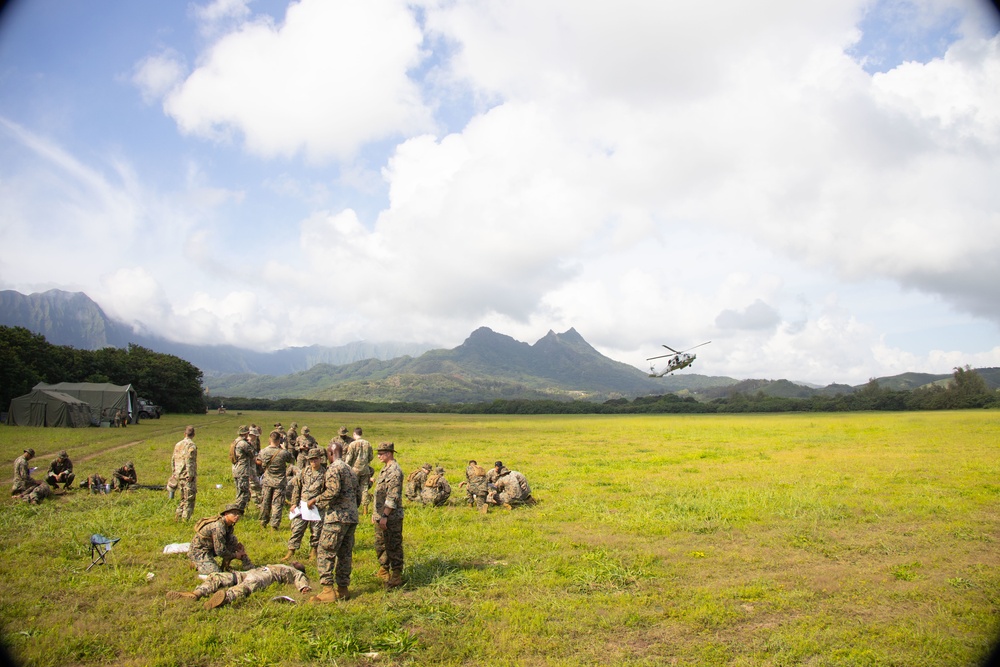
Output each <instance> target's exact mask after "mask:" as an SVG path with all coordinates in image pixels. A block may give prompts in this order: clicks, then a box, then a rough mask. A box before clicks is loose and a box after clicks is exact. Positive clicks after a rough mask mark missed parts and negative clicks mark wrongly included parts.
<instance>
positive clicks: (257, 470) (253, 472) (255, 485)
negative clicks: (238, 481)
mask: <svg viewBox="0 0 1000 667" xmlns="http://www.w3.org/2000/svg"><path fill="white" fill-rule="evenodd" d="M247 442H249V443H250V446H251V447H253V459H254V462H253V466H252V467H251V468H250V489H251V490H252V491H253V501H254V502H255V503H257V505H260V501H261V497H262V496H263V489H262V488H261V486H260V476H261V474H262V473H263V472H264V471H263V470H262V469H261V467H260V466H259V465H258V464H257V455H258V454H260V427H259V426H257V425H256V424H250V433H248V434H247Z"/></svg>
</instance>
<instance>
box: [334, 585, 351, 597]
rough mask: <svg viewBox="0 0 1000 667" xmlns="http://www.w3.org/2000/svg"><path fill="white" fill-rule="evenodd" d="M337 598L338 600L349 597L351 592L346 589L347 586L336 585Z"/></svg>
mask: <svg viewBox="0 0 1000 667" xmlns="http://www.w3.org/2000/svg"><path fill="white" fill-rule="evenodd" d="M337 599H338V600H350V599H351V592H350V591H349V590H347V586H337Z"/></svg>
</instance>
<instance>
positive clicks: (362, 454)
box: [344, 426, 374, 514]
mask: <svg viewBox="0 0 1000 667" xmlns="http://www.w3.org/2000/svg"><path fill="white" fill-rule="evenodd" d="M345 430H346V429H345ZM361 436H362V431H361V427H360V426H359V427H357V428H356V429H354V440H352V441H351V443H350V444H349V445H347V449H346V450H345V454H344V462H345V463H347V465H349V466H351V470H353V471H354V475H355V476H356V477H357V478H358V488H359V489H361V503H360V505H359V507H360V509H361V511H362V513H364V514H368V506H369V505H370V504H371V502H372V494H371V491H369V490H368V488H369V487H370V486H371V479H372V476H371V472H372V469H371V463H372V458H373V456H374V453H373V452H372V445H371V443H370V442H368V441H367V440H365V439H364V438H363V437H361Z"/></svg>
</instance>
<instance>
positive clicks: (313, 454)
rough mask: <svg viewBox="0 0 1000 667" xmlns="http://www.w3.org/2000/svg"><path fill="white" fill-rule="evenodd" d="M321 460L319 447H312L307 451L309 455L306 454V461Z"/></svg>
mask: <svg viewBox="0 0 1000 667" xmlns="http://www.w3.org/2000/svg"><path fill="white" fill-rule="evenodd" d="M321 458H323V450H322V449H320V448H319V447H313V448H312V449H310V450H309V453H308V454H306V460H307V461H308V460H309V459H321Z"/></svg>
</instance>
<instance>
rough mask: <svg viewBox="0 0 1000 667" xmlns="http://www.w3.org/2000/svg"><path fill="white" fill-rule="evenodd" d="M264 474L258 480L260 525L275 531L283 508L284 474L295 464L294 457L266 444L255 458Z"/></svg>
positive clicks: (285, 451) (279, 522)
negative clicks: (260, 495)
mask: <svg viewBox="0 0 1000 667" xmlns="http://www.w3.org/2000/svg"><path fill="white" fill-rule="evenodd" d="M257 460H258V461H260V464H261V466H263V468H264V474H263V476H261V478H260V485H261V493H262V498H261V500H260V525H262V526H267V524H268V520H269V519H270V523H271V526H272V527H273V528H275V529H277V528H278V527H279V526H280V525H281V513H282V511H283V510H284V508H285V481H286V479H285V473H286V469H287V467H288V466H289V465H290V464H292V463H294V462H295V456H294V455H293V454H292V453H291V452H290V451H288V450H286V449H281V448H279V447H274V446H272V445H270V444H268V446H267V447H265V448H264V449H262V450H261V451H260V454H259V455H258V456H257Z"/></svg>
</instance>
